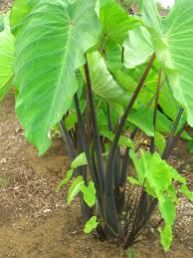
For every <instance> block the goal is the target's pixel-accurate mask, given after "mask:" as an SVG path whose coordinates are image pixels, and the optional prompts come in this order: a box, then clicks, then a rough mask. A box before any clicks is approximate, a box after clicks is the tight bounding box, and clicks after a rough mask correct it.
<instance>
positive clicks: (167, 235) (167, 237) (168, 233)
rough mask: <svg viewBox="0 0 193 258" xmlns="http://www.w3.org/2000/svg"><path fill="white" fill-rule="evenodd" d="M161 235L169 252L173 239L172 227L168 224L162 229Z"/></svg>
mask: <svg viewBox="0 0 193 258" xmlns="http://www.w3.org/2000/svg"><path fill="white" fill-rule="evenodd" d="M160 237H161V244H162V246H163V247H164V251H165V252H168V251H169V249H170V246H171V243H172V240H173V234H172V227H171V226H170V225H168V224H167V225H166V226H165V227H164V229H160Z"/></svg>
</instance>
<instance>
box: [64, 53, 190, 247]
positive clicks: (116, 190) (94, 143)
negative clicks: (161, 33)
mask: <svg viewBox="0 0 193 258" xmlns="http://www.w3.org/2000/svg"><path fill="white" fill-rule="evenodd" d="M155 57H156V56H155V54H153V55H152V57H151V58H150V60H149V62H148V64H147V66H146V68H145V71H144V73H143V75H142V77H141V79H140V80H139V83H138V85H137V87H136V89H135V91H134V92H133V95H132V96H131V98H130V101H129V103H128V106H127V107H126V109H125V112H124V114H123V116H122V117H121V119H120V121H119V122H118V124H117V126H116V127H115V126H114V125H113V123H112V119H111V110H110V106H109V104H108V103H107V123H108V129H109V130H110V131H112V132H113V133H114V135H115V137H114V139H113V141H112V143H111V147H110V150H109V154H108V156H107V157H106V158H105V160H104V156H103V146H102V140H101V136H100V130H99V126H98V121H97V115H96V107H95V102H94V95H93V91H92V82H91V77H90V71H89V65H88V62H87V58H86V57H85V58H86V64H85V66H84V71H85V78H86V96H85V98H86V100H87V109H86V111H85V112H84V113H82V112H81V108H80V100H79V97H78V94H75V96H74V104H75V108H76V114H77V121H78V122H77V124H76V126H75V128H73V129H72V130H71V131H68V130H67V129H66V127H65V123H64V120H65V117H64V119H63V120H62V121H61V122H60V129H61V134H62V137H63V139H64V141H65V145H66V148H67V152H68V155H69V157H70V159H71V160H73V159H74V158H75V157H76V156H77V155H78V154H79V153H81V152H85V153H86V157H87V161H88V166H84V167H82V168H79V169H78V171H76V172H75V173H76V174H81V175H82V176H83V178H84V180H85V183H86V184H87V183H88V180H89V178H90V177H91V178H92V180H93V181H94V183H95V186H96V190H97V200H98V205H97V212H98V216H100V219H101V221H102V223H101V224H100V226H99V227H98V228H97V232H98V235H99V237H100V239H102V240H104V239H116V240H117V241H120V240H121V241H120V242H121V243H123V246H124V248H128V247H129V246H131V245H132V244H133V243H135V242H136V241H137V240H136V239H137V237H138V236H139V234H140V231H141V230H142V229H143V228H144V226H145V225H146V224H147V222H148V221H149V220H150V218H151V215H152V213H153V211H154V209H155V208H156V206H157V200H155V199H154V198H152V197H150V196H149V195H148V194H147V193H146V192H145V191H144V189H142V190H141V194H140V197H139V198H136V200H134V204H131V202H128V200H129V196H128V195H129V191H127V190H126V185H127V177H128V173H129V167H130V164H131V159H130V157H129V151H130V148H126V149H125V150H124V154H123V155H121V153H120V147H119V144H118V143H119V139H120V137H121V135H122V133H123V131H124V128H125V125H126V122H127V119H128V116H129V114H130V112H131V110H132V108H133V105H134V104H135V101H136V99H137V98H138V96H139V93H140V92H141V89H142V88H143V85H144V83H145V81H146V79H147V77H148V75H149V72H150V70H151V68H152V66H153V63H154V60H155ZM161 87H162V71H161V70H160V71H159V74H158V84H157V91H156V94H155V97H154V99H153V101H154V102H155V104H154V115H153V126H154V130H155V131H156V123H157V111H158V107H159V105H158V103H159V94H160V89H161ZM182 113H183V109H182V108H180V110H179V113H178V115H177V117H176V120H175V121H174V124H173V129H172V131H171V134H170V135H169V137H168V139H167V143H166V147H165V150H164V152H163V155H162V158H163V159H165V160H167V159H168V158H169V157H170V155H171V153H172V150H173V149H174V147H175V145H176V143H177V141H178V139H179V137H180V136H181V134H182V132H183V131H184V129H185V127H186V124H184V125H183V126H182V128H178V125H179V122H180V118H181V116H182ZM138 131H140V129H139V128H135V129H134V131H133V132H132V133H131V135H130V138H131V139H132V140H134V138H135V136H136V134H137V132H138ZM150 151H151V152H152V153H153V152H155V141H154V138H152V139H151V144H150ZM144 184H145V183H144ZM80 199H81V209H82V215H83V219H84V221H86V220H88V219H89V218H90V217H91V216H92V215H93V213H94V212H96V209H95V210H94V209H91V208H89V207H88V206H87V205H86V204H85V203H84V201H83V199H82V197H81V196H80ZM126 200H127V201H126ZM123 212H124V214H126V215H125V218H124V219H123V216H122V214H123ZM123 220H124V222H123ZM101 225H102V226H101Z"/></svg>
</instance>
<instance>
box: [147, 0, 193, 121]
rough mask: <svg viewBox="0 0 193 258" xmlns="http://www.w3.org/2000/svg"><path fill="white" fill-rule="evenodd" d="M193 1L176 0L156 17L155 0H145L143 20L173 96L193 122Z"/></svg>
mask: <svg viewBox="0 0 193 258" xmlns="http://www.w3.org/2000/svg"><path fill="white" fill-rule="evenodd" d="M192 13H193V1H191V0H177V1H176V3H175V5H174V7H173V8H172V10H171V12H170V13H169V15H168V17H167V18H166V19H163V18H161V17H159V15H158V12H157V9H156V5H155V2H154V1H149V0H144V7H143V20H144V23H145V24H146V26H147V27H148V29H149V31H150V33H151V36H152V41H153V44H154V48H155V51H156V54H157V58H158V61H159V63H160V65H161V66H162V67H163V68H164V70H165V72H166V74H167V76H168V78H169V81H170V87H171V89H172V93H173V96H174V98H175V99H176V100H177V101H178V102H179V103H180V105H182V106H183V107H184V108H185V110H186V111H187V116H188V118H187V119H188V123H189V124H190V125H191V126H193V94H191V92H192V89H193V73H192V71H193V26H192V24H193V16H192Z"/></svg>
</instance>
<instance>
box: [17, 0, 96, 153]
mask: <svg viewBox="0 0 193 258" xmlns="http://www.w3.org/2000/svg"><path fill="white" fill-rule="evenodd" d="M85 28H86V29H85ZM99 33H100V25H99V22H98V18H97V15H96V13H95V1H94V0H90V1H87V0H76V1H70V0H68V1H61V0H56V1H52V2H50V1H48V0H42V1H39V3H38V4H36V5H35V7H34V8H33V9H32V11H31V13H30V15H29V16H27V17H26V18H25V22H23V23H21V25H20V29H19V33H18V34H17V40H16V63H15V74H16V79H15V85H16V87H17V88H18V89H19V96H18V98H17V104H16V111H17V116H18V118H19V120H20V122H21V124H22V126H23V127H24V129H25V134H26V137H27V139H28V140H29V141H30V142H31V143H33V144H34V145H36V146H37V147H38V149H39V153H40V154H43V153H44V152H45V151H46V150H47V149H48V148H49V146H50V143H51V141H50V137H49V132H50V130H51V128H52V127H53V126H54V125H55V124H56V123H57V122H58V121H60V120H61V118H62V117H63V115H64V113H65V112H66V111H67V109H68V108H69V107H70V105H71V102H72V98H73V95H74V93H75V92H76V90H77V84H76V78H75V70H76V69H77V68H79V67H80V66H82V65H83V64H84V62H85V60H84V53H85V52H86V51H87V50H88V49H89V48H90V47H92V46H93V45H94V44H95V43H96V42H97V39H98V36H99Z"/></svg>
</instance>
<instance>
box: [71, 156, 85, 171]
mask: <svg viewBox="0 0 193 258" xmlns="http://www.w3.org/2000/svg"><path fill="white" fill-rule="evenodd" d="M85 165H87V158H86V154H85V152H82V153H80V154H79V155H78V156H77V157H76V158H75V159H74V160H73V161H72V163H71V168H73V169H76V168H78V167H81V166H85Z"/></svg>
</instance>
